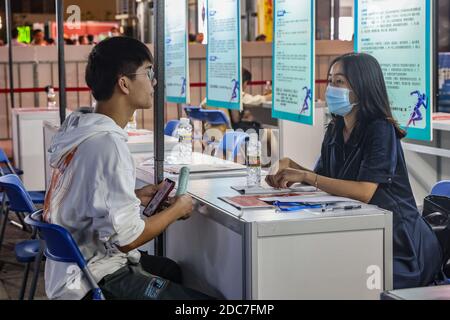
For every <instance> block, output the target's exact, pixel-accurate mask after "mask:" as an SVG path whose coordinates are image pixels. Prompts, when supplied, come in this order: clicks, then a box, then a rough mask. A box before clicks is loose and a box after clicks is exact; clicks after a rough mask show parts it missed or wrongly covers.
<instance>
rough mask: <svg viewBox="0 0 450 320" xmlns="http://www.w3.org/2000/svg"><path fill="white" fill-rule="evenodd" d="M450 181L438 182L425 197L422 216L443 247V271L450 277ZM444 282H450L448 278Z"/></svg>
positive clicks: (445, 275)
mask: <svg viewBox="0 0 450 320" xmlns="http://www.w3.org/2000/svg"><path fill="white" fill-rule="evenodd" d="M449 194H450V181H441V182H439V183H437V184H436V185H435V186H434V187H433V189H432V191H431V194H430V195H429V196H427V197H425V199H424V206H423V212H422V216H423V218H424V219H425V221H427V222H428V223H429V224H430V225H431V227H432V229H433V231H434V233H435V234H436V237H437V238H438V240H439V244H440V246H441V249H442V272H443V275H444V277H447V278H450V264H449V260H450V197H449V196H448V195H449ZM443 280H444V282H448V283H450V281H449V280H448V279H443Z"/></svg>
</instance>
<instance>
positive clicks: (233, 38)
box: [206, 0, 242, 110]
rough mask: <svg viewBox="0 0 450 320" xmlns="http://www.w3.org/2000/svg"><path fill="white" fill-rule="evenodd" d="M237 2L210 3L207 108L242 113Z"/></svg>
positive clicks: (208, 10) (219, 0)
mask: <svg viewBox="0 0 450 320" xmlns="http://www.w3.org/2000/svg"><path fill="white" fill-rule="evenodd" d="M240 11H241V10H240V1H238V0H208V3H207V12H208V16H207V24H208V30H207V32H208V45H207V53H206V104H207V105H208V106H211V107H219V108H228V109H236V110H240V109H241V90H242V89H241V25H240V24H241V23H240V21H241V13H240Z"/></svg>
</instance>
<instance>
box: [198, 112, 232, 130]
mask: <svg viewBox="0 0 450 320" xmlns="http://www.w3.org/2000/svg"><path fill="white" fill-rule="evenodd" d="M201 113H203V115H204V119H205V120H203V121H205V122H207V123H209V124H212V125H215V126H217V125H221V124H225V125H226V126H227V128H231V125H230V121H229V120H228V118H227V116H226V115H225V112H223V111H222V110H208V109H202V110H201Z"/></svg>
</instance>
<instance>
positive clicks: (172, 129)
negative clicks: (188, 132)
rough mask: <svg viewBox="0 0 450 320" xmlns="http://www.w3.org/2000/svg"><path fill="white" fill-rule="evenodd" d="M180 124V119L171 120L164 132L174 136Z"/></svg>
mask: <svg viewBox="0 0 450 320" xmlns="http://www.w3.org/2000/svg"><path fill="white" fill-rule="evenodd" d="M179 124H180V120H170V121H169V122H167V124H166V127H165V128H164V134H165V135H166V136H172V135H173V133H174V132H175V130H176V129H177V128H178V125H179Z"/></svg>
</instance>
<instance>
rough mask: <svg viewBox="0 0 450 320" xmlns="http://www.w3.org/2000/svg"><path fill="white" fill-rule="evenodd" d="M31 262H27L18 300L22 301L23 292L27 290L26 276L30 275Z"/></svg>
mask: <svg viewBox="0 0 450 320" xmlns="http://www.w3.org/2000/svg"><path fill="white" fill-rule="evenodd" d="M30 265H31V262H28V263H27V265H26V267H25V272H24V274H23V280H22V286H21V287H20V293H19V300H23V298H24V296H25V290H26V289H27V282H28V274H29V273H30Z"/></svg>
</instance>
